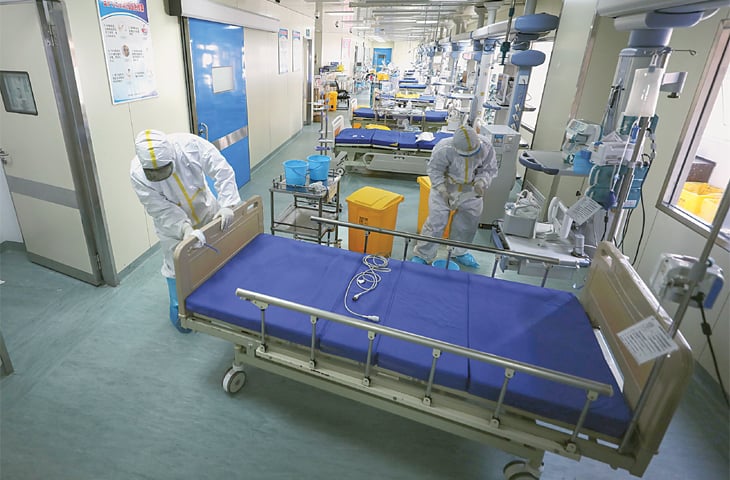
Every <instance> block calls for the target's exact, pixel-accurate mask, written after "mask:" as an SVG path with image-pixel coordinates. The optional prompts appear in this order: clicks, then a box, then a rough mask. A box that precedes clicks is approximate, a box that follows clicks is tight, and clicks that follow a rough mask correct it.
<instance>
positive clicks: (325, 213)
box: [269, 170, 342, 247]
mask: <svg viewBox="0 0 730 480" xmlns="http://www.w3.org/2000/svg"><path fill="white" fill-rule="evenodd" d="M341 178H342V177H341V175H339V174H338V173H336V172H335V171H334V170H330V171H329V173H328V176H327V182H326V185H324V187H325V188H324V189H322V190H316V189H315V188H314V186H313V185H312V184H310V183H309V181H307V184H306V185H304V186H294V185H287V183H286V180H285V179H284V176H283V175H280V176H279V177H277V178H275V179H274V180H273V181H272V185H271V188H269V194H270V196H271V234H272V235H276V232H281V233H286V234H289V235H292V236H293V237H294V238H295V239H297V240H307V241H311V242H317V243H319V244H325V245H332V246H336V247H339V246H340V242H341V240H340V238H339V232H338V228H337V225H326V224H323V223H320V222H314V221H312V220H311V219H310V217H312V216H316V217H323V218H327V219H331V220H338V219H339V216H340V212H341V211H342V205H341V204H340V180H341ZM281 195H288V196H289V197H291V201H290V203H289V204H288V205H287V206H286V208H284V210H283V211H282V212H280V213H278V214H277V213H276V199H277V197H279V196H281ZM333 237H334V238H333Z"/></svg>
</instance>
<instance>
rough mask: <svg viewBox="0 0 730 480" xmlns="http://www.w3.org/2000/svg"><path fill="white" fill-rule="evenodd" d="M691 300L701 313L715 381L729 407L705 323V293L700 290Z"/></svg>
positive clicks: (729, 402)
mask: <svg viewBox="0 0 730 480" xmlns="http://www.w3.org/2000/svg"><path fill="white" fill-rule="evenodd" d="M692 300H694V301H696V302H697V304H698V305H699V307H700V313H701V314H702V333H704V334H705V336H706V337H707V346H709V347H710V353H711V354H712V363H713V364H714V365H715V375H717V381H718V382H719V383H720V390H722V396H723V397H725V403H726V404H727V405H728V406H729V407H730V399H728V396H727V392H726V391H725V385H723V383H722V377H721V376H720V369H719V368H718V366H717V358H716V357H715V349H714V348H712V340H710V335H712V327H711V326H710V324H709V323H707V318H706V317H705V307H704V302H705V294H704V293H702V292H699V293H698V294H697V295H695V296H694V297H692Z"/></svg>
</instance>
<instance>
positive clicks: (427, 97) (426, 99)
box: [418, 95, 436, 103]
mask: <svg viewBox="0 0 730 480" xmlns="http://www.w3.org/2000/svg"><path fill="white" fill-rule="evenodd" d="M418 101H419V102H424V103H433V102H435V101H436V96H434V95H421V96H420V97H418Z"/></svg>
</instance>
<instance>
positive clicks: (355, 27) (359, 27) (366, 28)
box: [350, 25, 374, 30]
mask: <svg viewBox="0 0 730 480" xmlns="http://www.w3.org/2000/svg"><path fill="white" fill-rule="evenodd" d="M350 30H374V29H373V27H368V26H365V25H363V26H357V25H356V26H354V27H350Z"/></svg>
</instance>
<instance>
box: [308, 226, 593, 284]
mask: <svg viewBox="0 0 730 480" xmlns="http://www.w3.org/2000/svg"><path fill="white" fill-rule="evenodd" d="M310 218H311V220H312V221H314V222H319V223H324V224H326V225H337V226H338V227H347V228H355V229H358V230H364V231H365V242H364V245H363V250H365V252H367V249H368V239H369V237H370V235H371V234H381V235H391V236H393V237H400V238H404V239H405V245H404V247H403V256H402V258H401V259H402V260H405V259H406V257H407V256H408V247H409V245H410V242H411V241H413V240H416V241H419V240H423V241H426V242H433V243H438V244H440V245H447V246H450V247H462V248H466V249H468V250H475V251H477V252H486V253H492V254H494V255H496V257H495V259H494V266H493V268H492V276H494V274H495V271H496V269H497V265H498V264H499V259H500V256H502V255H505V256H508V257H515V258H523V259H526V260H532V261H535V262H541V263H544V264H545V265H546V266H551V267H552V266H554V265H558V264H560V260H558V259H555V258H550V257H543V256H541V255H533V254H530V253H520V252H513V251H512V250H503V249H501V248H494V247H487V246H486V245H477V244H472V243H464V242H457V241H456V240H449V239H447V238H436V237H427V236H424V235H418V234H416V233H410V232H402V231H400V230H387V229H385V228H379V227H371V226H369V225H360V224H359V223H350V222H343V221H341V220H334V219H331V218H324V217H314V216H313V217H310ZM365 252H363V253H365ZM578 266H579V264H578V260H577V259H576V268H577V267H578ZM546 276H547V275H546Z"/></svg>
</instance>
